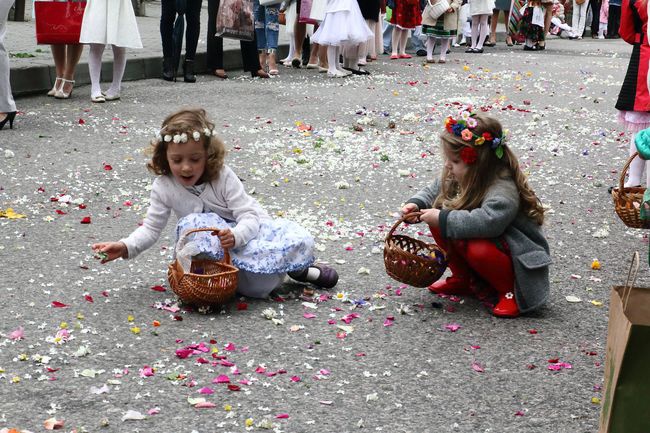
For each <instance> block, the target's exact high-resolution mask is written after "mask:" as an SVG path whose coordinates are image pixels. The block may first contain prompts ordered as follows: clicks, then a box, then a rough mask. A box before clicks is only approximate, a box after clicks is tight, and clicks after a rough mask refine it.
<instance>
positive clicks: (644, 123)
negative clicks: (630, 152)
mask: <svg viewBox="0 0 650 433" xmlns="http://www.w3.org/2000/svg"><path fill="white" fill-rule="evenodd" d="M616 120H617V121H618V123H620V124H622V125H623V126H625V129H627V130H628V131H630V132H639V131H641V130H643V129H647V128H650V112H647V111H621V110H619V111H618V115H617V117H616Z"/></svg>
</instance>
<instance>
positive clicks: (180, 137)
mask: <svg viewBox="0 0 650 433" xmlns="http://www.w3.org/2000/svg"><path fill="white" fill-rule="evenodd" d="M163 129H165V128H163ZM203 135H205V136H206V137H212V136H213V135H214V136H216V135H217V130H216V129H212V130H210V129H208V128H204V129H203ZM192 138H193V139H194V141H199V140H200V139H201V132H200V131H192ZM187 139H188V133H187V132H182V133H180V134H179V133H177V134H174V135H172V134H163V130H162V129H161V130H160V132H159V133H158V135H157V136H156V138H154V139H153V140H151V141H152V143H153V144H156V143H162V142H163V141H164V142H165V143H169V142H171V141H173V142H174V143H176V144H178V143H187Z"/></svg>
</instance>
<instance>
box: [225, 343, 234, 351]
mask: <svg viewBox="0 0 650 433" xmlns="http://www.w3.org/2000/svg"><path fill="white" fill-rule="evenodd" d="M223 350H227V351H228V352H234V351H235V350H237V348H236V347H235V345H234V344H232V343H228V344H226V345H225V346H224V348H223Z"/></svg>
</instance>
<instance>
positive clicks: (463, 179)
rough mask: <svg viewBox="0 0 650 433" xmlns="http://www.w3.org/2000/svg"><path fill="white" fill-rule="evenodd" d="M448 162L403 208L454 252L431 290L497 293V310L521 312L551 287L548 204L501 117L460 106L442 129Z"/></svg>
mask: <svg viewBox="0 0 650 433" xmlns="http://www.w3.org/2000/svg"><path fill="white" fill-rule="evenodd" d="M440 139H441V142H442V151H443V153H444V158H445V164H444V166H443V169H442V175H441V176H440V178H439V179H436V181H435V182H434V183H433V185H431V186H428V187H426V188H424V189H422V190H421V191H420V192H418V193H417V194H416V195H415V196H414V197H412V198H411V199H409V200H408V201H407V203H406V205H404V207H403V208H402V212H403V213H404V214H406V215H408V214H410V213H413V212H416V211H422V212H423V213H422V215H421V216H419V217H416V216H411V217H410V218H407V221H408V222H411V223H414V222H420V221H424V222H426V223H427V224H428V225H429V227H430V229H431V233H432V234H433V237H434V239H435V240H436V243H437V244H438V245H439V246H440V247H442V248H443V249H444V250H445V251H446V252H447V255H448V264H449V269H450V270H451V272H452V275H451V276H450V277H449V278H447V279H446V280H444V281H442V280H441V281H437V282H435V283H434V284H432V285H431V286H430V287H429V290H430V291H432V292H434V293H438V294H446V295H475V296H477V297H479V298H481V299H486V298H487V297H492V298H494V299H495V300H496V305H494V306H493V308H492V313H493V314H494V315H495V316H499V317H516V316H518V315H519V314H520V313H525V312H527V311H531V310H534V309H536V308H538V307H540V306H541V305H542V304H544V303H545V302H546V300H547V298H548V293H549V279H548V267H549V265H550V263H551V258H550V255H549V254H550V253H549V247H548V243H547V241H546V238H545V237H544V234H543V232H542V223H543V222H544V208H543V207H542V205H541V203H540V201H539V199H538V198H537V197H536V196H535V193H534V192H533V190H532V189H531V188H530V186H529V185H528V182H527V180H526V176H525V175H524V173H523V172H522V171H521V169H520V167H519V162H518V161H517V157H516V156H515V155H514V153H513V152H512V151H511V150H510V148H509V146H508V144H507V141H506V134H505V131H504V130H503V128H502V127H501V124H500V123H499V121H498V120H496V119H495V118H493V117H490V116H487V115H484V114H477V113H475V112H472V111H471V109H466V110H463V111H461V113H460V114H459V116H458V117H457V118H454V117H451V116H449V117H448V118H447V119H445V129H444V131H442V133H441V134H440Z"/></svg>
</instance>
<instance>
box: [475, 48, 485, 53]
mask: <svg viewBox="0 0 650 433" xmlns="http://www.w3.org/2000/svg"><path fill="white" fill-rule="evenodd" d="M474 52H475V53H477V54H483V48H474Z"/></svg>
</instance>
